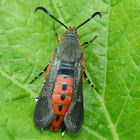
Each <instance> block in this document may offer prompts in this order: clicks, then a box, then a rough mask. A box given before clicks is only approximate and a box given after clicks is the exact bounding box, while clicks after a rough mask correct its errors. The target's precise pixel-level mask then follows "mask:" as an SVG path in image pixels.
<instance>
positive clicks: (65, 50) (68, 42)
mask: <svg viewBox="0 0 140 140" xmlns="http://www.w3.org/2000/svg"><path fill="white" fill-rule="evenodd" d="M39 9H40V10H43V11H44V12H45V13H47V14H48V15H49V16H50V17H52V18H53V19H54V20H55V21H57V22H59V23H60V24H61V25H62V26H64V27H65V28H66V32H65V33H64V34H63V37H62V40H61V39H60V37H59V35H58V34H57V32H56V30H55V27H54V26H53V27H54V31H55V35H56V37H57V39H58V41H59V45H58V46H57V48H56V49H55V51H54V53H53V55H52V58H51V61H50V63H49V64H48V66H47V67H46V68H45V69H44V70H43V71H42V72H41V73H40V74H39V75H38V76H40V75H41V74H42V73H43V72H44V71H46V76H45V82H44V85H43V88H42V91H41V93H40V96H39V97H38V98H37V103H36V106H35V110H34V124H35V126H36V127H37V128H38V129H41V130H42V131H43V129H44V128H45V127H46V126H48V125H50V130H53V131H55V132H56V131H58V129H59V126H60V125H61V124H62V123H63V122H64V127H63V128H62V136H64V133H65V129H68V131H69V132H70V133H72V134H76V133H78V132H79V130H80V128H81V126H82V124H83V116H84V109H83V92H82V78H83V75H84V76H85V77H86V79H87V80H88V78H87V76H86V74H85V72H84V66H85V59H84V53H83V50H82V46H83V45H84V44H88V43H90V42H92V41H93V40H94V39H95V38H96V37H97V36H95V37H94V39H92V40H91V41H89V42H84V43H81V44H79V42H78V41H79V35H78V34H77V29H79V28H80V27H81V26H82V25H84V24H85V23H87V22H88V21H90V20H91V19H92V18H93V17H94V16H96V15H99V16H100V18H101V13H100V12H96V13H94V14H93V15H92V16H91V17H90V18H88V19H87V20H86V21H85V22H83V23H82V24H80V25H79V26H78V27H77V28H75V27H69V28H67V26H66V25H64V24H63V23H62V22H61V21H59V20H58V19H56V18H55V17H54V16H53V15H51V14H50V13H49V12H48V11H47V10H46V9H45V8H43V7H37V8H36V10H35V12H36V11H37V10H39ZM53 25H54V24H53ZM38 76H37V77H38ZM37 77H36V78H37ZM36 78H35V79H36ZM35 79H34V80H35ZM34 80H32V82H33V81H34ZM32 82H31V83H32ZM88 82H90V81H89V80H88ZM91 85H92V86H93V84H91ZM93 87H94V86H93ZM94 88H95V87H94ZM95 90H96V91H97V89H96V88H95Z"/></svg>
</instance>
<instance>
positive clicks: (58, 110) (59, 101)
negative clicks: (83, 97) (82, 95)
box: [50, 76, 74, 131]
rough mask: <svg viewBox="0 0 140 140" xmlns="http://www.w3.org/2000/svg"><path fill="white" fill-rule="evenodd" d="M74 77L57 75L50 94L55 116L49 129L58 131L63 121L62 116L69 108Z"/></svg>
mask: <svg viewBox="0 0 140 140" xmlns="http://www.w3.org/2000/svg"><path fill="white" fill-rule="evenodd" d="M73 85H74V79H73V78H71V77H68V76H57V77H56V80H55V86H54V90H53V94H52V103H53V110H54V112H55V118H54V120H53V121H52V123H51V125H50V130H53V131H58V129H59V126H60V125H61V123H62V122H63V121H64V116H65V114H66V112H67V111H68V109H69V106H70V104H71V100H72V93H73Z"/></svg>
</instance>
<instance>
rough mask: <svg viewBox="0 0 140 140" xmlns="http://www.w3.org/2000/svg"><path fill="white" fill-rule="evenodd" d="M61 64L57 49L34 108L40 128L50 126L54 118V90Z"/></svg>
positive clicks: (37, 125) (36, 121)
mask: <svg viewBox="0 0 140 140" xmlns="http://www.w3.org/2000/svg"><path fill="white" fill-rule="evenodd" d="M59 65H60V60H58V58H57V51H55V55H54V57H53V59H52V62H51V67H50V70H49V73H48V76H47V78H46V81H45V83H44V86H43V88H42V91H41V93H40V96H39V98H38V101H37V104H36V106H35V110H34V124H35V126H36V127H37V128H39V129H42V128H44V127H46V126H48V125H49V124H50V123H51V122H52V121H53V119H54V115H55V114H54V110H53V107H52V92H53V89H54V84H55V78H56V74H57V70H58V67H59Z"/></svg>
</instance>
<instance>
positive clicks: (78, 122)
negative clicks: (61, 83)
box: [64, 56, 84, 134]
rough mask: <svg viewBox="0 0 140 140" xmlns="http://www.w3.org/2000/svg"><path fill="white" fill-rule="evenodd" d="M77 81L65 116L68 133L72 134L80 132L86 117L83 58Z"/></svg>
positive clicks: (79, 64)
mask: <svg viewBox="0 0 140 140" xmlns="http://www.w3.org/2000/svg"><path fill="white" fill-rule="evenodd" d="M74 75H75V81H74V88H73V97H72V102H71V105H70V107H69V110H68V112H67V113H66V115H65V118H64V123H65V126H66V128H67V129H68V131H69V132H70V133H72V134H76V133H78V132H79V130H80V128H81V126H82V124H83V117H84V109H83V93H82V56H81V58H80V60H79V62H78V65H77V67H76V68H75V72H74Z"/></svg>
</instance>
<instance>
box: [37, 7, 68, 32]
mask: <svg viewBox="0 0 140 140" xmlns="http://www.w3.org/2000/svg"><path fill="white" fill-rule="evenodd" d="M39 9H41V10H43V11H44V12H45V13H47V14H48V15H49V16H50V17H52V18H53V19H54V20H56V21H57V22H59V23H60V24H61V25H63V26H64V27H65V28H66V29H67V30H68V27H67V26H66V25H65V24H63V23H62V22H61V21H59V20H58V19H56V18H55V17H54V16H53V15H51V13H49V12H48V11H47V10H46V9H45V8H44V7H37V8H36V9H35V12H36V11H37V10H39Z"/></svg>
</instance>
